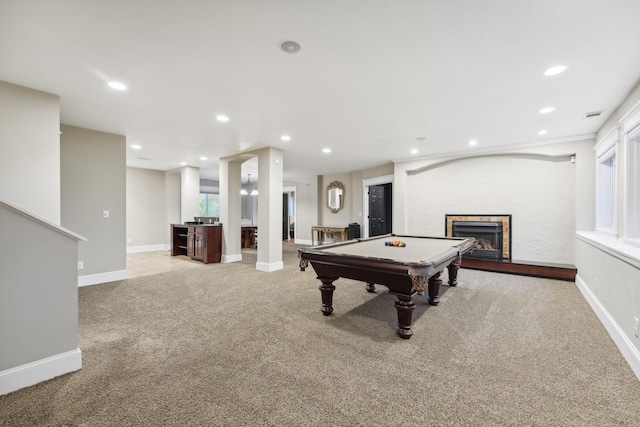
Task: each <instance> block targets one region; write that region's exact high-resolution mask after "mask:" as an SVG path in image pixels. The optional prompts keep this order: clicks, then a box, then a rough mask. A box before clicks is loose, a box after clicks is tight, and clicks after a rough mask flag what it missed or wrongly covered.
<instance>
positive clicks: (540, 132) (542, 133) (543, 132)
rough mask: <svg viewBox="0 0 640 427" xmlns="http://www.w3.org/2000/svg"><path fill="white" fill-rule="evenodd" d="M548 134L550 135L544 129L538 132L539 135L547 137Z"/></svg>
mask: <svg viewBox="0 0 640 427" xmlns="http://www.w3.org/2000/svg"><path fill="white" fill-rule="evenodd" d="M547 133H549V132H547V131H546V130H544V129H542V130H539V131H538V135H546V134H547Z"/></svg>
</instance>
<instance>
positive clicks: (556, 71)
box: [542, 65, 567, 77]
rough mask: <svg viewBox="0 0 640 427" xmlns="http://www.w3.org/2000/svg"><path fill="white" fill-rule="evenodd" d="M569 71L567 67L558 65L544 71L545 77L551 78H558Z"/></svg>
mask: <svg viewBox="0 0 640 427" xmlns="http://www.w3.org/2000/svg"><path fill="white" fill-rule="evenodd" d="M566 69H567V66H566V65H556V66H554V67H551V68H547V69H546V70H544V73H542V74H544V75H545V76H547V77H549V76H557V75H558V74H560V73H564V71H565V70H566Z"/></svg>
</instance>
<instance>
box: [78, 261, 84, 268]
mask: <svg viewBox="0 0 640 427" xmlns="http://www.w3.org/2000/svg"><path fill="white" fill-rule="evenodd" d="M83 268H84V262H82V261H78V270H82V269H83Z"/></svg>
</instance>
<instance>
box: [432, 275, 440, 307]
mask: <svg viewBox="0 0 640 427" xmlns="http://www.w3.org/2000/svg"><path fill="white" fill-rule="evenodd" d="M441 274H442V271H440V272H438V273H437V274H435V275H433V276H431V277H429V304H431V305H438V303H439V302H440V285H441V284H442V279H441V278H440V275H441Z"/></svg>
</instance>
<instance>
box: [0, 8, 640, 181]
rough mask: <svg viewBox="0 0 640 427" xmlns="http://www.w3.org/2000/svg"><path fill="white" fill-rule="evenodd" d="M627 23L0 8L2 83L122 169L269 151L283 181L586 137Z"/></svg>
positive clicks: (634, 67)
mask: <svg viewBox="0 0 640 427" xmlns="http://www.w3.org/2000/svg"><path fill="white" fill-rule="evenodd" d="M639 19H640V1H638V0H562V1H558V0H385V1H381V0H377V1H376V0H349V1H344V0H343V1H336V0H316V1H311V0H308V1H305V0H253V1H251V0H245V1H232V0H228V1H213V0H209V1H205V0H180V1H178V0H174V1H169V0H109V1H104V0H75V1H70V0H51V1H44V0H41V1H36V0H20V1H17V0H0V80H3V81H7V82H10V83H14V84H18V85H22V86H26V87H30V88H34V89H38V90H42V91H45V92H49V93H53V94H57V95H59V96H60V106H61V121H62V123H65V124H69V125H74V126H80V127H84V128H89V129H95V130H99V131H104V132H111V133H115V134H121V135H126V136H127V145H128V147H127V165H129V166H135V167H142V168H150V169H159V170H169V169H174V168H177V167H180V162H187V163H188V164H189V165H191V166H197V167H200V168H201V176H202V177H203V178H209V179H217V177H218V159H219V158H221V157H226V156H230V155H234V154H237V153H239V152H243V151H246V150H252V149H257V148H262V147H266V146H274V147H279V148H282V149H283V150H284V175H285V179H286V180H295V178H296V177H300V176H310V175H316V174H332V173H341V172H349V171H354V170H360V169H365V168H369V167H374V166H378V165H381V164H384V163H387V162H389V161H392V160H403V159H410V158H416V157H424V156H439V155H443V154H450V153H460V152H464V153H467V152H469V153H473V152H483V151H487V150H495V149H497V148H501V147H511V146H514V145H527V144H538V143H541V142H557V141H565V140H570V139H575V138H579V137H580V136H584V135H592V134H593V133H594V132H596V131H597V130H598V129H599V127H600V126H601V125H602V124H603V123H604V121H605V120H606V118H607V117H608V116H609V115H610V114H611V113H612V112H613V111H614V110H615V108H616V107H617V106H618V105H619V103H620V102H621V101H622V100H623V99H624V98H625V97H626V95H628V93H629V92H630V91H631V90H632V89H633V87H634V86H635V85H636V84H637V83H638V82H639V80H640V24H639ZM284 40H295V41H297V42H298V43H300V45H301V46H302V49H301V51H300V52H299V53H296V54H289V53H285V52H283V51H282V50H280V48H279V45H280V43H281V42H282V41H284ZM557 64H564V65H566V66H567V67H568V69H567V71H566V72H565V73H563V74H561V75H559V76H555V77H544V76H543V75H542V71H544V70H545V69H546V68H547V67H549V66H552V65H557ZM110 80H117V81H121V82H123V83H124V84H126V85H127V86H128V90H127V91H125V92H118V91H115V90H113V89H111V88H109V87H108V86H107V85H106V83H107V82H108V81H110ZM545 106H554V107H555V108H556V110H555V111H554V112H553V113H550V114H547V115H541V114H539V113H538V110H539V109H540V108H542V107H545ZM597 110H605V112H604V114H602V115H601V116H600V117H596V118H591V119H584V118H583V115H584V114H585V113H586V112H591V111H597ZM218 114H226V115H227V116H229V118H230V120H229V122H227V123H220V122H218V121H216V119H215V117H216V115H218ZM541 129H546V130H548V134H547V135H544V136H539V135H537V132H538V131H539V130H541ZM283 134H288V135H290V136H291V138H292V139H291V141H289V142H284V141H281V139H280V137H281V135H283ZM470 139H476V140H477V141H478V144H477V145H476V146H475V147H469V146H468V141H469V140H470ZM131 144H139V145H140V146H142V149H141V150H137V151H136V150H133V149H131V148H130V147H129V146H130V145H131ZM325 147H329V148H331V150H332V152H331V153H330V154H323V153H322V149H323V148H325ZM412 149H418V150H419V152H418V154H415V155H412V154H411V150H412ZM200 156H206V157H207V158H208V160H206V161H202V160H200V159H199V158H200ZM141 157H142V158H147V159H148V160H143V159H141ZM255 169H256V168H255V166H252V165H248V166H247V167H246V168H243V171H244V172H245V173H246V172H249V173H252V174H253V175H252V180H255V179H254V176H255V175H256V174H257V170H255Z"/></svg>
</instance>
